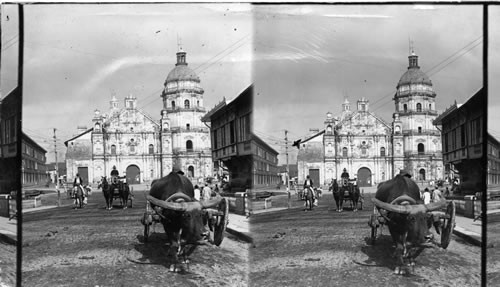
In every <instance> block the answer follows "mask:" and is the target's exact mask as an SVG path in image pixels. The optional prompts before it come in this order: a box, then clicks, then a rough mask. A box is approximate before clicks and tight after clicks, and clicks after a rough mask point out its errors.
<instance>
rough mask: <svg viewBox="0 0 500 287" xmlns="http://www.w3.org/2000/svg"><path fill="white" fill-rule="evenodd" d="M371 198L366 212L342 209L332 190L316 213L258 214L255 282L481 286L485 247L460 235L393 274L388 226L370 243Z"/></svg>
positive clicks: (367, 197) (431, 247) (252, 256)
mask: <svg viewBox="0 0 500 287" xmlns="http://www.w3.org/2000/svg"><path fill="white" fill-rule="evenodd" d="M371 196H372V194H365V206H364V210H362V211H358V212H356V213H353V212H352V211H350V210H348V208H346V209H344V212H343V213H338V212H336V211H335V209H334V201H333V197H332V195H331V194H326V195H324V196H323V198H322V200H321V201H320V206H319V207H317V208H316V209H315V210H313V211H308V212H304V211H303V210H302V209H301V208H292V209H289V210H284V211H280V212H275V213H267V214H260V215H253V216H252V217H251V228H252V233H253V236H254V239H255V244H256V248H252V249H251V251H250V262H251V263H250V270H251V273H250V275H249V277H250V284H249V285H250V286H480V283H481V274H480V263H481V258H480V254H481V250H480V248H479V247H476V246H473V245H470V244H468V243H466V242H465V241H463V240H462V239H460V238H459V237H456V236H455V235H453V237H452V241H451V243H450V245H449V246H448V248H447V249H446V250H444V249H442V248H441V247H439V246H437V245H435V244H428V247H427V248H425V249H424V251H423V252H422V253H421V254H420V256H419V257H417V263H416V264H417V265H416V267H415V272H414V273H413V274H412V275H408V276H402V275H395V274H393V270H394V267H395V261H394V259H393V258H392V257H391V254H392V252H393V250H394V249H393V247H392V239H391V238H390V235H389V230H388V228H387V227H384V228H383V230H382V235H381V236H380V237H379V238H378V239H377V242H376V245H375V246H372V245H371V244H369V242H370V241H369V239H370V231H371V229H370V227H369V226H368V219H369V216H370V214H371V212H372V210H373V205H372V204H371V200H370V197H371ZM294 200H296V199H294ZM296 204H297V203H294V205H296Z"/></svg>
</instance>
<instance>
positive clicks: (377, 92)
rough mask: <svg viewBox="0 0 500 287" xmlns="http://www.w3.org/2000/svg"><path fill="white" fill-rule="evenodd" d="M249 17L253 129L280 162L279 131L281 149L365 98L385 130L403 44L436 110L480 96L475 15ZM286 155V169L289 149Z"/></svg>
mask: <svg viewBox="0 0 500 287" xmlns="http://www.w3.org/2000/svg"><path fill="white" fill-rule="evenodd" d="M254 15H255V17H254V21H255V35H254V41H255V47H254V48H255V54H254V58H255V65H254V75H255V78H254V80H255V85H256V95H257V98H256V101H255V107H254V119H255V124H254V127H255V130H256V132H257V134H258V135H260V136H261V137H262V138H264V139H265V140H267V141H268V142H269V143H271V144H272V145H273V146H274V147H275V149H276V150H277V151H279V152H280V153H283V152H284V151H285V148H284V146H285V143H284V130H285V129H286V130H288V131H289V141H290V140H297V139H299V138H303V137H304V136H305V135H307V134H308V133H309V129H310V128H319V129H322V128H323V122H324V120H325V118H326V113H327V112H332V113H333V114H334V115H337V114H339V113H340V111H341V103H342V102H343V100H344V98H345V97H347V98H348V99H349V101H350V102H351V103H352V106H351V107H352V109H355V108H356V101H357V100H358V99H360V98H361V97H365V98H366V99H368V100H369V101H370V110H371V111H372V112H374V113H375V114H377V115H379V116H380V117H382V118H383V119H384V120H386V121H388V122H390V121H391V119H392V113H393V112H394V109H395V108H394V101H393V100H392V97H393V95H394V93H395V91H396V85H397V83H398V81H399V79H400V77H401V76H402V75H403V73H404V72H405V71H406V70H407V67H408V55H409V39H411V41H413V46H414V50H415V52H416V54H417V55H418V56H419V65H420V68H421V70H423V71H424V72H426V73H427V75H429V77H430V78H431V80H432V83H433V87H434V90H435V91H436V93H437V96H436V107H437V109H438V110H444V109H446V108H447V107H449V106H450V105H451V104H453V103H454V101H455V100H456V101H457V102H458V103H461V102H464V101H466V100H467V99H468V98H469V97H471V96H472V95H473V94H474V93H475V92H476V91H478V90H479V89H480V88H481V87H482V7H481V6H477V7H476V6H435V7H432V6H411V5H406V6H396V5H387V6H383V5H377V6H341V5H300V6H296V5H292V6H284V5H279V6H261V7H257V8H256V9H255V10H254ZM290 151H291V152H292V153H291V156H290V158H289V159H290V162H293V161H295V160H296V156H295V153H296V148H293V149H290ZM284 162H285V157H284V156H281V157H280V163H284Z"/></svg>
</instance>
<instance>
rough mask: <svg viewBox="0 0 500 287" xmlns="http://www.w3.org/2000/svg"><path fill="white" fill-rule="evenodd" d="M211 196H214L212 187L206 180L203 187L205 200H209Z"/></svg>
mask: <svg viewBox="0 0 500 287" xmlns="http://www.w3.org/2000/svg"><path fill="white" fill-rule="evenodd" d="M211 196H212V189H211V188H210V186H208V182H205V186H204V187H203V190H202V198H203V200H209V199H210V197H211Z"/></svg>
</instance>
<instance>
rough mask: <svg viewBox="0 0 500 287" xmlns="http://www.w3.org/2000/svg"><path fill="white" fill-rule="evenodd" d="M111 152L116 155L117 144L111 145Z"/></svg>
mask: <svg viewBox="0 0 500 287" xmlns="http://www.w3.org/2000/svg"><path fill="white" fill-rule="evenodd" d="M111 154H112V155H116V146H115V145H111Z"/></svg>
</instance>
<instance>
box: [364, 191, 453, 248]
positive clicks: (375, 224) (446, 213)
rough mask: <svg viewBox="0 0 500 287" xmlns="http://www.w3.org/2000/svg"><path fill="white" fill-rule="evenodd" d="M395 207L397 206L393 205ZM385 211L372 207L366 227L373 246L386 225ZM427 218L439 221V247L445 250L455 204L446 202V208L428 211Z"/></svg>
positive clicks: (451, 226) (387, 219) (450, 232)
mask: <svg viewBox="0 0 500 287" xmlns="http://www.w3.org/2000/svg"><path fill="white" fill-rule="evenodd" d="M394 206H396V207H397V205H395V204H394ZM387 212H390V211H387V210H385V209H382V208H379V207H377V206H373V214H372V215H371V216H370V219H369V221H368V225H369V226H370V227H371V242H372V244H375V241H376V239H377V230H378V229H379V228H380V227H382V226H383V225H386V224H387V222H388V221H390V219H389V218H388V217H387ZM427 216H428V217H432V220H433V221H437V220H439V221H440V224H439V226H441V230H440V233H441V240H440V241H441V247H442V248H443V249H446V248H447V247H448V244H450V239H451V234H452V233H453V229H454V228H455V202H453V201H448V203H447V205H446V208H445V209H443V210H436V211H429V212H428V213H427Z"/></svg>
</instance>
